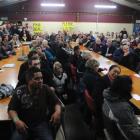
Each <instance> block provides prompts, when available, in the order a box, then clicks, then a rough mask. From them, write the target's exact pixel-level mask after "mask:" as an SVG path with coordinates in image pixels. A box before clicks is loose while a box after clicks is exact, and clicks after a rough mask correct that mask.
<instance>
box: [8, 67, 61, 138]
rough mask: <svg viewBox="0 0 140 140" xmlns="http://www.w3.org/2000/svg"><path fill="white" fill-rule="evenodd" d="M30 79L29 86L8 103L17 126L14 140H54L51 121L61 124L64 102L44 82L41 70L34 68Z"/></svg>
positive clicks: (17, 92) (28, 77) (28, 72)
mask: <svg viewBox="0 0 140 140" xmlns="http://www.w3.org/2000/svg"><path fill="white" fill-rule="evenodd" d="M26 81H27V84H26V85H23V86H21V87H19V88H17V89H16V90H15V91H14V94H13V96H12V99H11V101H10V103H9V105H8V114H9V116H10V118H11V119H12V120H13V122H14V124H15V126H16V130H15V131H14V133H13V135H12V140H19V139H20V140H21V139H22V140H27V139H29V138H30V139H36V138H37V139H41V140H53V136H52V132H51V129H50V127H49V124H50V122H51V123H52V124H57V123H59V121H60V115H61V106H60V102H59V100H58V99H57V98H56V95H55V93H54V91H52V90H51V88H50V87H48V86H47V85H44V84H43V77H42V73H41V70H40V69H38V68H36V67H32V68H30V69H29V70H28V71H27V73H26ZM47 112H48V113H47ZM49 116H50V117H49Z"/></svg>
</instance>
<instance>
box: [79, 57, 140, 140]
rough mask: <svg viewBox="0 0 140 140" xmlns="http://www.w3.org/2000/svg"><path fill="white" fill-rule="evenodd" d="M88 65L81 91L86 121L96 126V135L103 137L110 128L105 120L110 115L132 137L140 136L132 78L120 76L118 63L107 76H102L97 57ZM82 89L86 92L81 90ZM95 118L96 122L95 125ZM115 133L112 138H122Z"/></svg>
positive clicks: (80, 88) (90, 60)
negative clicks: (105, 130) (105, 129)
mask: <svg viewBox="0 0 140 140" xmlns="http://www.w3.org/2000/svg"><path fill="white" fill-rule="evenodd" d="M85 67H86V71H85V72H84V74H83V77H82V80H81V81H80V85H79V87H78V92H77V93H78V94H79V98H80V105H81V106H80V107H81V111H82V113H83V116H84V118H85V121H86V122H87V124H88V125H89V126H90V127H94V129H93V130H94V132H95V138H97V137H99V136H101V137H103V129H104V128H109V127H108V126H109V124H108V123H107V122H106V119H104V118H108V119H110V120H114V121H116V122H117V123H118V124H119V125H120V126H121V128H122V130H123V132H124V133H125V135H126V136H127V137H128V139H130V140H131V139H139V138H140V135H139V132H140V127H139V123H138V119H137V117H136V115H135V114H134V109H133V108H132V105H131V103H130V101H129V100H130V99H131V98H132V96H131V91H132V80H131V78H130V77H129V76H119V74H120V72H121V69H120V67H119V66H118V65H112V66H111V67H110V69H109V72H108V74H107V75H105V76H103V77H102V76H100V74H99V72H98V71H99V63H98V61H96V60H95V59H93V58H91V59H89V60H87V62H86V65H85ZM80 91H82V94H80V93H79V92H80ZM108 104H109V105H108ZM108 106H109V107H108ZM84 108H85V110H84ZM92 117H94V119H92ZM92 120H93V124H92V125H91V123H92ZM112 128H113V127H112ZM109 131H111V129H109ZM113 131H116V130H112V131H111V132H112V133H113ZM112 133H111V134H112ZM113 134H114V135H113V138H111V139H113V140H117V139H119V136H118V137H117V134H116V135H115V132H114V133H113Z"/></svg>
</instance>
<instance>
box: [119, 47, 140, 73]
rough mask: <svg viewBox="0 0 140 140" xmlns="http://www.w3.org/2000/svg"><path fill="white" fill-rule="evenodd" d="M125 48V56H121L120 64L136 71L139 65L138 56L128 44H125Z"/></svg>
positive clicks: (123, 48)
mask: <svg viewBox="0 0 140 140" xmlns="http://www.w3.org/2000/svg"><path fill="white" fill-rule="evenodd" d="M122 50H123V56H122V57H121V60H120V64H121V65H123V66H125V67H127V68H129V69H131V70H133V71H136V68H137V65H138V61H139V60H138V57H137V56H136V55H135V54H134V53H132V52H131V51H130V49H129V46H128V45H124V46H123V47H122Z"/></svg>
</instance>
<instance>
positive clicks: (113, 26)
mask: <svg viewBox="0 0 140 140" xmlns="http://www.w3.org/2000/svg"><path fill="white" fill-rule="evenodd" d="M35 22H36V21H35ZM25 23H28V24H29V27H30V30H31V32H33V23H34V22H24V23H23V24H25ZM39 23H41V25H42V27H43V32H48V33H49V34H50V33H52V32H55V33H57V31H59V30H61V31H62V30H63V25H62V24H63V22H39ZM72 23H73V26H74V28H73V29H72V30H71V31H70V32H72V33H73V32H83V33H88V32H89V31H93V32H99V33H106V32H120V31H121V30H122V28H124V27H125V28H126V30H127V31H128V33H129V34H132V31H133V24H131V23H96V22H72Z"/></svg>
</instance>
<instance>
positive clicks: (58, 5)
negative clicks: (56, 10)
mask: <svg viewBox="0 0 140 140" xmlns="http://www.w3.org/2000/svg"><path fill="white" fill-rule="evenodd" d="M40 5H41V6H43V7H65V4H64V3H61V4H59V3H41V4H40Z"/></svg>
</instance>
